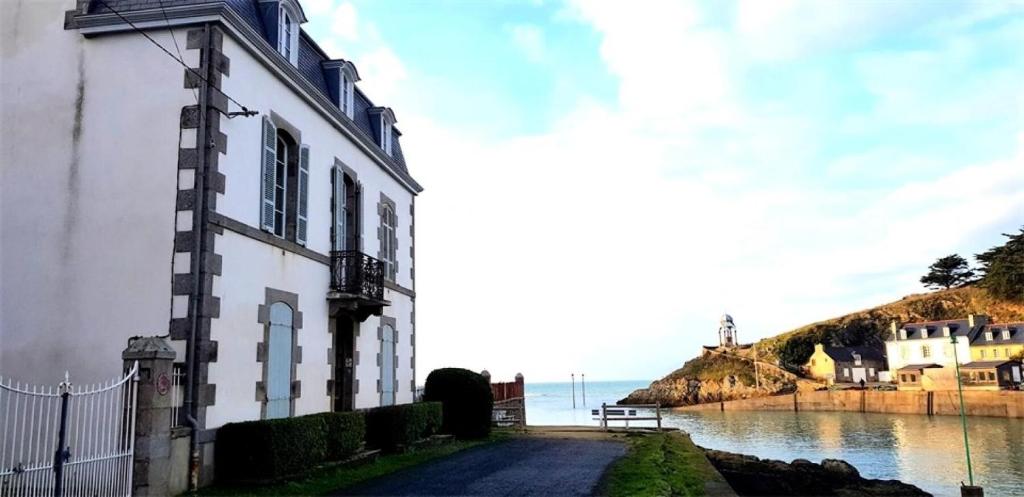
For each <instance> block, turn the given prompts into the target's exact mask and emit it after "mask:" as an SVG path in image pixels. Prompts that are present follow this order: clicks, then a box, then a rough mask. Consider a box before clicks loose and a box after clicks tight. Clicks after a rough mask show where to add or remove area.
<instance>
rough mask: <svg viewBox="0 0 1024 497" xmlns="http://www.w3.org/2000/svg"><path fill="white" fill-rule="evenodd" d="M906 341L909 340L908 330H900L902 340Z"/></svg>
mask: <svg viewBox="0 0 1024 497" xmlns="http://www.w3.org/2000/svg"><path fill="white" fill-rule="evenodd" d="M906 339H907V329H906V328H900V340H906Z"/></svg>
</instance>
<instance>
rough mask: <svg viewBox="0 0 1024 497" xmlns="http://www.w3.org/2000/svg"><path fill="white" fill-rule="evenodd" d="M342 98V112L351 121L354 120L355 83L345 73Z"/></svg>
mask: <svg viewBox="0 0 1024 497" xmlns="http://www.w3.org/2000/svg"><path fill="white" fill-rule="evenodd" d="M340 90H341V97H340V98H339V100H340V104H341V111H342V112H344V113H345V115H346V116H348V117H349V119H351V118H352V114H353V109H352V107H353V105H352V104H353V96H352V93H353V92H354V91H355V83H354V82H353V81H352V78H351V77H350V76H349V75H348V73H346V72H345V71H341V88H340Z"/></svg>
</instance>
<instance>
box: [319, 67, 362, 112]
mask: <svg viewBox="0 0 1024 497" xmlns="http://www.w3.org/2000/svg"><path fill="white" fill-rule="evenodd" d="M323 67H324V70H325V71H326V72H325V75H326V76H327V84H328V85H331V86H334V88H335V89H337V94H332V95H331V96H332V98H334V103H335V104H337V106H338V110H340V111H341V112H342V113H344V114H345V115H346V116H348V118H349V119H354V118H355V115H356V113H355V108H356V107H355V93H356V83H357V82H359V72H358V71H356V66H355V64H353V63H351V62H349V61H347V60H343V59H336V60H328V61H325V62H324V63H323ZM335 85H336V86H335Z"/></svg>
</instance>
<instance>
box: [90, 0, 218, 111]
mask: <svg viewBox="0 0 1024 497" xmlns="http://www.w3.org/2000/svg"><path fill="white" fill-rule="evenodd" d="M156 3H157V5H159V6H160V13H161V14H163V16H164V23H166V24H167V34H169V35H171V41H173V42H174V51H175V52H178V58H179V59H181V60H185V56H183V55H181V47H179V46H178V38H177V37H176V36H174V29H173V28H171V19H170V18H168V17H167V10H166V9H164V0H157V2H156ZM108 8H109V7H108ZM192 96H194V97H196V104H199V90H196V89H195V88H192Z"/></svg>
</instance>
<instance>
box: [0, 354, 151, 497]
mask: <svg viewBox="0 0 1024 497" xmlns="http://www.w3.org/2000/svg"><path fill="white" fill-rule="evenodd" d="M138 372H139V364H138V363H137V362H136V363H135V364H133V365H132V367H131V368H130V369H129V370H127V371H126V372H125V374H124V376H121V377H117V378H114V379H112V380H110V381H107V382H103V383H100V384H95V385H82V386H80V385H73V384H71V382H70V381H69V380H68V376H67V374H66V373H65V376H64V381H63V382H61V383H60V384H59V385H57V386H35V385H27V384H21V383H20V382H14V381H12V380H11V379H10V378H3V377H0V429H2V430H3V431H0V497H8V496H11V497H13V496H45V497H50V496H56V497H62V496H69V497H70V496H82V497H92V496H125V497H127V496H130V495H131V493H132V454H133V452H134V447H135V408H136V400H137V392H138V379H139V378H138Z"/></svg>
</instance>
